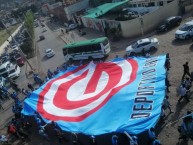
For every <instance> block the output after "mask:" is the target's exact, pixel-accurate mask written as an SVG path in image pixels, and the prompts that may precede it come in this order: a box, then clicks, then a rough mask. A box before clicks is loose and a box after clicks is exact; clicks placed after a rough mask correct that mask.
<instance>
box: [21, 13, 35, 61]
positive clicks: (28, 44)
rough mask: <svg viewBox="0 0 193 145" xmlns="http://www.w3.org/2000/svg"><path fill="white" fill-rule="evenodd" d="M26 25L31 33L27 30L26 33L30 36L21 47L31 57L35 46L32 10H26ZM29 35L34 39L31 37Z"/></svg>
mask: <svg viewBox="0 0 193 145" xmlns="http://www.w3.org/2000/svg"><path fill="white" fill-rule="evenodd" d="M24 25H25V28H26V29H27V31H28V33H29V34H28V33H27V31H26V32H25V33H24V35H25V36H28V39H27V40H26V41H24V42H23V45H21V49H22V51H23V52H24V53H25V54H26V55H27V57H28V58H30V57H32V56H33V54H34V46H33V40H32V39H34V16H33V13H32V12H31V11H28V12H26V14H25V20H24ZM29 35H30V36H31V38H32V39H31V38H30V37H29Z"/></svg>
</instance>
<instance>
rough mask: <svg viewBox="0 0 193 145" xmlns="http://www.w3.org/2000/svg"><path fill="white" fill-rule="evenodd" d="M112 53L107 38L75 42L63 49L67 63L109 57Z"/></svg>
mask: <svg viewBox="0 0 193 145" xmlns="http://www.w3.org/2000/svg"><path fill="white" fill-rule="evenodd" d="M110 51H111V48H110V44H109V40H108V38H107V37H101V38H96V39H91V40H84V41H79V42H74V43H70V44H67V45H65V46H64V48H63V54H64V58H65V60H66V61H68V60H70V61H72V60H83V59H95V58H103V57H105V56H108V54H109V53H110Z"/></svg>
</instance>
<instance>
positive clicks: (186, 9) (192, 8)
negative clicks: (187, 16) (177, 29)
mask: <svg viewBox="0 0 193 145" xmlns="http://www.w3.org/2000/svg"><path fill="white" fill-rule="evenodd" d="M192 10H193V5H189V6H186V7H185V12H186V13H188V12H190V11H192Z"/></svg>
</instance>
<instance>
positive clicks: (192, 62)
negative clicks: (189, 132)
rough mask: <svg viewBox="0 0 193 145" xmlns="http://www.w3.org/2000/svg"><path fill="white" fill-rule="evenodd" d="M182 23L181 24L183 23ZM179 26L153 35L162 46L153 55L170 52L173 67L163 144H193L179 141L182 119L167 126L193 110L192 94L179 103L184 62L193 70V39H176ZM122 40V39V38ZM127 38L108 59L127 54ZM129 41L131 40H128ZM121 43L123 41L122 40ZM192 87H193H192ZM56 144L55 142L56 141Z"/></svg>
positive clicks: (38, 144) (36, 144)
mask: <svg viewBox="0 0 193 145" xmlns="http://www.w3.org/2000/svg"><path fill="white" fill-rule="evenodd" d="M192 19H193V18H192V17H189V18H187V19H185V20H183V22H182V24H183V23H185V22H186V21H189V20H192ZM182 24H181V25H182ZM176 29H177V28H174V29H172V30H170V31H169V32H166V33H163V34H154V35H152V36H151V37H156V38H158V40H159V43H160V46H159V48H158V50H157V51H156V52H153V53H152V55H154V56H156V55H160V54H166V53H169V54H170V59H171V60H170V63H171V68H170V70H169V73H168V76H169V81H170V83H171V87H170V93H168V95H169V96H170V98H169V101H170V103H171V104H172V107H171V108H172V110H173V111H174V113H173V114H169V111H168V112H166V120H165V123H164V124H161V125H160V124H159V125H158V128H159V129H158V130H157V134H158V138H159V140H161V143H162V145H193V141H191V140H188V142H178V137H179V133H178V131H177V127H178V125H180V124H181V122H182V120H179V121H178V122H176V123H174V124H171V125H169V126H166V124H167V123H169V122H172V121H175V120H177V119H179V118H180V117H182V116H183V115H184V114H186V112H187V110H193V107H192V106H193V99H192V96H191V97H190V102H189V103H187V102H186V100H183V101H182V102H181V103H177V100H178V99H179V96H178V93H177V89H178V87H179V85H180V83H181V78H182V74H183V64H184V63H185V62H186V61H188V62H189V67H190V72H192V71H193V42H192V40H181V41H180V40H176V39H175V31H176ZM121 41H122V40H121ZM125 42H126V40H125V39H124V40H123V41H122V45H121V46H120V47H119V48H117V44H116V48H114V49H113V52H112V54H111V55H110V56H109V58H108V59H111V58H114V57H115V56H116V55H119V56H120V57H122V56H124V54H125V46H127V43H125ZM128 43H129V40H128ZM120 44H121V42H120ZM112 45H113V44H112ZM191 89H192V88H191ZM15 144H17V145H20V144H26V145H47V144H53V142H50V143H48V142H46V141H45V140H44V139H42V138H41V137H37V135H32V136H31V142H27V143H21V142H20V141H17V142H16V143H15ZM54 144H55V143H54Z"/></svg>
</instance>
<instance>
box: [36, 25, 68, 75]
mask: <svg viewBox="0 0 193 145" xmlns="http://www.w3.org/2000/svg"><path fill="white" fill-rule="evenodd" d="M46 29H47V31H46V32H44V33H42V28H41V27H40V26H39V27H37V28H36V29H35V35H36V40H37V41H39V36H40V35H44V36H45V40H42V41H39V42H37V49H38V50H39V54H40V57H39V59H40V60H39V61H41V62H40V63H41V69H42V70H44V71H46V72H47V70H48V69H51V70H54V69H56V67H57V66H59V65H61V64H62V63H63V62H64V57H63V53H62V48H63V46H64V44H65V43H64V42H63V41H62V39H61V38H60V37H59V36H57V35H56V34H55V33H53V32H52V31H51V30H50V29H49V28H47V27H46ZM47 48H51V49H53V50H54V52H55V56H53V57H52V58H49V59H48V58H47V57H46V56H45V50H46V49H47Z"/></svg>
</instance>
